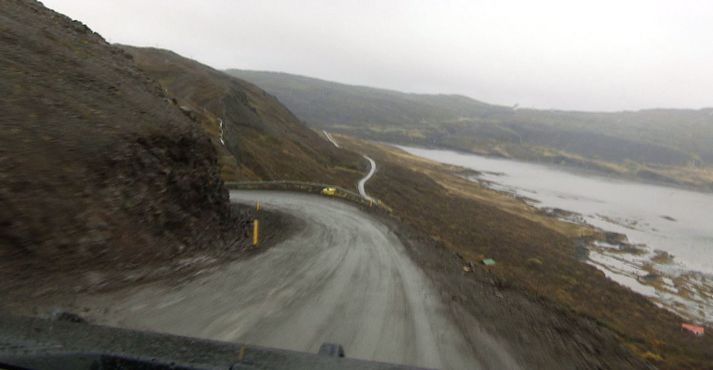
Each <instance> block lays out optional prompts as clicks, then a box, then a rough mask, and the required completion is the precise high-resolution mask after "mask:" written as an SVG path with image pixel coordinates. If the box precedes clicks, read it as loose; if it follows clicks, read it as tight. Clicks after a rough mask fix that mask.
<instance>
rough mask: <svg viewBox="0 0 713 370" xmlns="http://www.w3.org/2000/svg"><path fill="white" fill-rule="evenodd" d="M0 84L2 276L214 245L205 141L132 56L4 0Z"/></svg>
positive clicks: (220, 215)
mask: <svg viewBox="0 0 713 370" xmlns="http://www.w3.org/2000/svg"><path fill="white" fill-rule="evenodd" d="M0 91H1V92H2V93H1V94H0V95H1V96H0V204H1V205H0V281H3V280H4V281H9V280H10V279H4V278H3V276H2V275H3V274H8V276H12V280H13V281H19V280H22V279H21V278H22V277H23V276H24V277H27V276H30V275H36V274H38V273H43V274H45V273H48V274H49V273H52V272H68V271H75V270H78V269H85V268H86V269H97V270H101V271H105V270H109V269H120V268H122V267H125V266H141V265H145V264H147V263H149V262H156V263H159V264H160V263H161V262H162V261H165V260H167V259H170V258H173V257H176V256H178V255H181V254H185V253H189V252H191V251H195V250H197V249H207V248H215V246H216V241H217V239H218V238H219V235H220V233H221V231H222V230H223V229H224V228H226V227H227V225H226V223H227V222H229V221H228V220H229V219H230V217H229V216H230V208H229V202H228V194H227V191H226V190H225V189H224V187H223V184H222V180H221V179H220V177H219V168H218V165H217V155H216V152H215V149H214V148H213V146H212V144H211V142H210V139H209V138H208V137H207V136H206V135H205V134H204V133H203V131H202V130H200V129H199V127H198V125H197V124H196V123H195V122H194V121H192V120H191V119H190V118H189V117H187V116H186V115H185V114H183V113H182V112H181V110H180V109H179V107H177V105H176V104H175V102H174V101H173V100H171V99H169V98H167V97H166V96H165V94H164V92H163V89H162V88H161V87H160V86H159V85H158V84H157V83H156V82H154V81H153V80H152V79H150V78H149V77H147V76H146V75H145V74H144V73H142V72H141V71H140V70H139V69H138V68H137V67H136V66H135V63H134V61H133V58H132V57H131V55H129V54H127V53H125V52H124V51H123V50H121V49H119V48H115V47H113V46H111V45H109V44H107V43H106V42H105V41H104V39H102V38H101V37H100V36H99V35H98V34H96V33H94V32H92V31H91V30H90V29H88V28H87V27H86V26H84V25H83V24H81V23H79V22H76V21H72V20H70V19H69V18H67V17H65V16H63V15H60V14H57V13H55V12H53V11H51V10H48V9H46V8H44V7H43V6H42V5H41V4H40V3H38V2H35V1H20V0H5V1H2V2H0ZM0 285H1V284H0Z"/></svg>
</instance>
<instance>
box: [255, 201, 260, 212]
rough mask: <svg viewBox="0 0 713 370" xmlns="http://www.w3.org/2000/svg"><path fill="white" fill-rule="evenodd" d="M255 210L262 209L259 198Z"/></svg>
mask: <svg viewBox="0 0 713 370" xmlns="http://www.w3.org/2000/svg"><path fill="white" fill-rule="evenodd" d="M255 210H256V211H259V210H260V201H259V200H258V201H257V203H255Z"/></svg>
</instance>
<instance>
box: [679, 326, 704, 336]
mask: <svg viewBox="0 0 713 370" xmlns="http://www.w3.org/2000/svg"><path fill="white" fill-rule="evenodd" d="M681 329H683V330H688V331H689V332H691V333H693V334H695V335H697V336H699V337H700V336H703V333H704V332H705V328H704V327H702V326H698V325H693V324H687V323H683V324H681Z"/></svg>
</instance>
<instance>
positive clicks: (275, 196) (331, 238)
mask: <svg viewBox="0 0 713 370" xmlns="http://www.w3.org/2000/svg"><path fill="white" fill-rule="evenodd" d="M231 199H232V200H233V201H235V202H242V203H247V204H255V202H256V201H260V202H261V204H262V205H263V207H264V208H265V209H273V210H278V211H282V212H286V213H289V214H292V215H294V216H296V217H298V218H300V219H301V220H303V221H305V223H304V225H303V226H302V227H300V228H299V229H298V231H296V232H295V233H294V234H293V235H291V236H290V237H289V238H287V239H286V240H285V241H283V242H281V243H279V244H278V245H275V246H273V247H272V248H270V249H269V250H267V251H265V253H262V254H259V255H256V256H255V257H254V258H251V259H248V260H242V261H237V262H233V263H230V264H228V265H226V266H225V267H223V268H221V269H219V270H217V271H215V272H212V273H210V274H208V275H205V276H202V277H199V278H196V279H195V280H192V281H190V282H188V283H186V284H183V285H180V286H171V285H170V284H166V283H165V282H164V283H155V284H151V285H146V286H142V287H138V288H133V289H130V290H126V291H121V292H113V293H109V294H104V295H100V296H93V297H88V298H85V299H83V301H82V302H80V304H81V305H82V306H84V307H90V308H92V310H91V313H90V315H89V316H90V319H91V320H92V321H96V322H98V323H102V324H109V325H114V326H121V327H128V328H134V329H144V330H152V331H160V332H166V333H172V334H179V335H186V336H194V337H196V336H197V337H202V338H209V339H216V340H226V341H237V342H243V343H250V344H256V345H264V346H270V347H277V348H284V349H292V350H301V351H309V352H316V351H317V350H318V348H319V346H320V345H321V344H322V343H323V342H334V343H339V344H342V345H343V346H344V348H345V350H346V354H347V356H348V357H352V358H359V359H370V360H379V361H387V362H393V363H399V364H407V365H415V366H424V367H434V368H445V369H478V368H498V369H517V368H519V366H518V365H517V363H516V362H515V360H513V358H512V357H511V356H510V354H509V353H508V351H507V349H506V346H504V345H502V343H500V341H498V340H497V339H495V338H493V337H491V336H489V335H487V334H486V333H482V335H479V336H478V337H477V338H473V337H472V336H471V337H469V338H468V339H466V338H465V337H464V336H463V334H462V331H461V330H460V329H459V326H458V323H457V321H456V319H454V318H452V317H450V314H449V311H448V310H446V308H445V306H444V305H443V304H442V303H441V302H440V300H439V299H438V298H437V297H438V294H437V292H436V291H435V289H434V287H433V286H432V284H431V283H430V281H429V280H428V279H427V278H426V277H425V276H424V274H423V272H422V271H421V269H420V268H419V267H418V266H416V265H415V264H414V263H413V262H412V261H411V259H410V258H409V256H408V255H407V252H406V250H405V248H404V246H403V245H402V244H401V242H400V241H399V239H398V238H397V237H396V236H395V235H394V234H393V233H392V232H390V231H389V230H388V229H387V228H386V227H385V226H384V225H383V224H381V223H380V222H379V221H378V220H376V219H375V218H373V217H372V216H370V215H368V214H366V213H364V212H362V211H360V210H359V209H357V208H356V207H354V206H352V205H350V204H347V203H344V202H342V201H338V200H334V199H330V198H326V197H319V196H314V195H304V194H294V193H282V192H261V191H238V192H232V193H231ZM261 232H262V233H263V234H264V233H271V232H276V231H275V230H262V231H261ZM458 321H459V322H469V323H470V325H473V322H474V321H473V318H468V319H467V320H462V319H461V318H459V319H458ZM475 322H477V321H475Z"/></svg>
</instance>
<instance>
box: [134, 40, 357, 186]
mask: <svg viewBox="0 0 713 370" xmlns="http://www.w3.org/2000/svg"><path fill="white" fill-rule="evenodd" d="M122 47H123V48H124V49H125V50H126V51H127V52H129V53H130V54H132V55H133V56H134V58H135V60H136V62H137V63H138V65H139V67H140V68H141V69H142V70H144V71H145V72H146V73H147V74H149V75H151V76H153V77H154V78H155V79H157V80H158V81H159V82H160V83H161V85H162V86H163V87H164V88H165V89H166V91H167V93H168V94H169V95H171V96H173V97H175V98H176V99H177V100H178V102H179V104H180V105H182V106H184V109H187V110H190V111H191V112H192V113H193V114H195V115H196V116H198V117H200V120H201V121H202V122H203V124H204V128H205V129H206V130H207V131H208V132H209V133H212V134H213V136H214V140H213V142H214V143H215V145H216V147H217V148H218V150H219V151H220V152H221V153H223V159H222V163H223V175H224V178H225V179H228V180H254V179H261V180H302V181H315V182H326V183H334V184H339V185H342V186H344V187H348V188H352V187H353V186H354V184H355V182H356V181H357V179H358V178H359V177H360V176H361V174H362V172H363V170H362V168H363V167H364V166H365V163H364V161H363V160H362V159H361V158H360V157H358V156H356V155H354V154H352V153H349V152H346V151H344V150H337V149H336V148H335V147H334V146H333V145H332V144H331V143H329V142H328V141H327V140H325V139H324V138H322V137H320V135H318V134H317V133H316V132H315V131H312V130H311V129H309V128H308V127H307V126H305V125H304V124H303V123H302V122H300V121H299V120H298V119H297V118H296V117H295V116H294V115H293V114H292V113H291V112H290V111H289V110H287V108H285V107H284V106H283V105H282V104H281V103H280V102H279V101H278V100H277V99H275V98H274V97H273V96H271V95H269V94H267V93H266V92H265V91H263V90H262V89H260V88H258V87H256V86H255V85H253V84H251V83H248V82H245V81H243V80H240V79H238V78H235V77H231V76H229V75H227V74H225V73H223V72H220V71H216V70H214V69H212V68H210V67H208V66H205V65H202V64H200V63H198V62H196V61H193V60H190V59H186V58H183V57H181V56H179V55H177V54H175V53H173V52H170V51H167V50H159V49H148V48H133V47H128V46H122ZM221 122H222V140H223V142H221V141H220V133H221ZM233 158H234V159H233Z"/></svg>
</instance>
